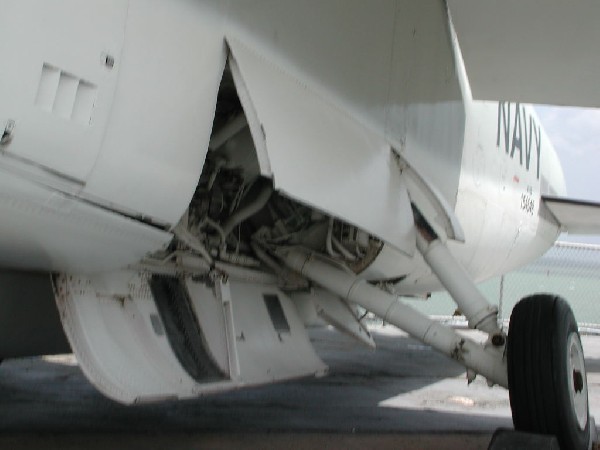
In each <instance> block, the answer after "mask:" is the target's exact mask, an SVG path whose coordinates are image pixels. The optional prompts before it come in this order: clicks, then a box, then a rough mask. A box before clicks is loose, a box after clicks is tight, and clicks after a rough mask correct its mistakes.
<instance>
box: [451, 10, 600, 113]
mask: <svg viewBox="0 0 600 450" xmlns="http://www.w3.org/2000/svg"><path fill="white" fill-rule="evenodd" d="M448 7H449V10H450V14H451V17H452V22H453V25H454V29H455V31H456V34H457V37H458V41H459V43H460V47H461V50H462V54H463V58H464V62H465V66H466V71H467V74H468V76H469V81H470V84H471V89H472V93H473V97H474V98H475V99H479V100H498V99H502V100H511V101H520V102H524V103H548V104H556V105H570V106H586V107H599V106H600V90H599V89H598V77H599V75H600V60H599V59H598V58H597V57H595V56H594V55H596V54H597V44H598V42H599V41H600V27H598V25H597V24H598V17H599V16H600V2H597V1H593V0H575V1H573V2H563V1H560V0H533V1H527V2H523V1H522V0H506V1H501V2H499V1H497V2H481V1H479V0H449V1H448Z"/></svg>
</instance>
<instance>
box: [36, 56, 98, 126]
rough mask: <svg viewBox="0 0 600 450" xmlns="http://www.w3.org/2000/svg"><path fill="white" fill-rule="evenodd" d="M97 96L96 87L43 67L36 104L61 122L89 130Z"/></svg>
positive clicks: (68, 74) (72, 76)
mask: <svg viewBox="0 0 600 450" xmlns="http://www.w3.org/2000/svg"><path fill="white" fill-rule="evenodd" d="M97 92H98V89H97V87H96V85H95V84H92V83H90V82H88V81H85V80H82V79H81V78H78V77H76V76H75V75H72V74H70V73H67V72H65V71H63V70H61V69H59V68H57V67H55V66H52V65H50V64H47V63H44V65H43V67H42V76H41V78H40V84H39V86H38V92H37V95H36V98H35V104H36V106H38V107H40V108H41V109H43V110H45V111H48V112H51V113H53V114H56V115H57V116H59V117H62V118H63V119H66V120H72V121H73V122H77V123H79V124H82V125H87V126H89V125H90V123H91V120H92V111H93V110H94V104H95V102H96V95H97Z"/></svg>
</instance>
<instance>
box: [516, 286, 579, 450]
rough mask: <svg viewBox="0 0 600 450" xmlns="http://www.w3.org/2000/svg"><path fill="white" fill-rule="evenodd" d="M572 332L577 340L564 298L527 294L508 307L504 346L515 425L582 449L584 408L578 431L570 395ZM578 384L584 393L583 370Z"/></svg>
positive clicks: (563, 445)
mask: <svg viewBox="0 0 600 450" xmlns="http://www.w3.org/2000/svg"><path fill="white" fill-rule="evenodd" d="M573 333H575V334H576V339H578V340H579V342H580V337H579V332H578V331H577V322H576V321H575V317H574V316H573V312H572V311H571V308H570V307H569V305H568V304H567V302H566V301H564V300H563V299H562V298H560V297H556V296H554V295H547V294H536V295H532V296H530V297H526V298H524V299H522V300H521V301H520V302H519V303H518V304H517V305H516V306H515V308H514V309H513V312H512V314H511V316H510V326H509V334H508V344H507V350H506V356H507V363H508V388H509V396H510V406H511V409H512V416H513V424H514V426H515V429H516V430H519V431H525V432H532V433H540V434H553V435H555V436H556V437H557V438H558V441H559V443H560V448H561V449H563V450H571V449H572V450H583V449H587V448H588V446H589V443H590V420H589V406H588V411H587V415H586V422H585V427H584V429H583V430H582V429H581V428H580V426H579V423H578V420H577V415H576V413H575V410H574V408H573V406H572V402H571V399H570V396H571V393H570V387H569V383H570V381H569V380H570V377H569V374H568V371H569V370H570V369H569V367H568V366H569V364H568V363H567V352H569V351H570V350H569V349H568V348H567V347H568V344H569V342H570V338H571V336H572V335H573ZM571 342H572V341H571ZM583 383H585V384H584V386H585V388H586V391H587V379H586V376H585V373H583ZM582 418H583V416H582Z"/></svg>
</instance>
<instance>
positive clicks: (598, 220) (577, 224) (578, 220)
mask: <svg viewBox="0 0 600 450" xmlns="http://www.w3.org/2000/svg"><path fill="white" fill-rule="evenodd" d="M542 201H543V202H544V203H545V204H546V206H547V207H548V209H549V210H550V212H551V213H552V214H553V215H554V217H555V218H556V220H557V222H558V223H559V224H560V226H561V229H562V231H565V232H568V233H571V234H599V235H600V203H595V202H589V201H583V200H573V199H568V198H560V197H544V196H543V197H542Z"/></svg>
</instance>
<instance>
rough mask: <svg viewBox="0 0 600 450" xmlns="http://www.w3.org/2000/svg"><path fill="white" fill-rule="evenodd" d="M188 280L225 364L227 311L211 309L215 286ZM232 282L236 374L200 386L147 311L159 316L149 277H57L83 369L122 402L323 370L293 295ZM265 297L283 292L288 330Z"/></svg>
mask: <svg viewBox="0 0 600 450" xmlns="http://www.w3.org/2000/svg"><path fill="white" fill-rule="evenodd" d="M187 284H188V286H189V287H190V288H191V289H190V291H189V292H190V295H192V296H194V298H193V305H194V310H195V313H196V314H202V315H203V316H202V317H200V316H199V317H198V318H199V322H200V324H201V326H202V327H203V328H205V327H206V328H205V329H206V331H207V335H206V338H207V339H206V341H205V342H206V344H207V345H208V346H209V348H210V352H211V353H214V354H215V355H216V358H217V361H218V363H219V365H220V366H222V367H225V365H226V363H225V361H224V358H225V355H224V354H223V352H224V347H223V341H222V340H223V338H224V336H223V335H222V333H221V331H222V330H223V329H222V328H221V329H219V326H218V325H219V323H222V322H219V321H222V319H223V317H224V314H225V311H224V309H223V308H222V307H221V306H220V307H219V308H215V307H214V306H215V304H220V300H219V299H218V298H216V297H215V296H214V293H213V292H212V291H211V290H207V289H203V288H202V287H201V286H198V287H194V286H193V284H194V283H193V282H191V281H189V280H188V283H187ZM230 287H231V298H230V299H229V300H228V301H230V303H231V304H230V307H231V312H232V318H233V324H234V327H233V330H235V332H234V336H235V338H234V340H233V341H230V342H228V344H227V345H233V346H234V347H235V348H231V347H228V348H225V351H227V350H229V351H230V352H231V350H234V352H235V353H237V358H238V361H237V362H238V364H239V374H235V376H233V377H231V378H232V379H225V380H224V381H217V382H214V381H213V382H205V383H201V382H199V381H196V380H194V379H192V378H191V377H190V376H189V375H188V374H187V372H186V371H185V370H184V369H183V368H182V366H181V364H180V363H179V361H178V359H177V357H176V356H175V354H174V352H173V350H172V348H171V345H170V343H169V341H168V338H167V336H166V334H165V331H164V330H163V333H158V332H157V331H156V329H155V327H153V326H152V323H151V318H150V316H151V315H154V316H155V320H156V317H157V316H159V313H158V310H157V308H156V305H155V303H154V301H153V297H152V294H151V292H150V288H149V285H148V280H147V277H146V276H144V275H143V274H139V273H135V272H130V271H121V272H115V273H105V274H102V275H95V276H93V277H72V276H60V277H59V278H58V280H57V282H56V290H57V294H58V295H57V305H58V308H59V311H60V313H61V320H62V322H63V326H64V328H65V333H66V335H67V337H68V339H69V342H70V343H71V347H72V349H73V352H74V353H75V355H76V356H77V360H78V361H79V364H80V366H81V368H82V370H83V371H84V373H85V375H86V376H87V377H88V378H89V380H90V381H91V382H92V383H93V384H94V385H95V386H96V387H97V388H98V389H99V390H100V391H101V392H102V393H103V394H104V395H106V396H108V397H110V398H112V399H113V400H116V401H119V402H121V403H127V404H130V403H134V402H147V401H156V400H161V399H168V398H191V397H197V396H200V395H203V394H206V393H211V392H221V391H227V390H231V389H234V388H236V387H241V386H246V385H256V384H264V383H270V382H273V381H278V380H284V379H289V378H295V377H300V376H307V375H314V374H317V373H322V372H324V371H325V370H326V366H325V365H324V364H323V362H322V361H321V360H320V359H319V357H318V356H317V355H316V353H315V352H314V350H313V348H312V345H311V343H310V341H309V339H308V336H307V334H306V330H305V329H304V324H303V323H302V322H301V321H300V319H299V318H298V316H297V313H296V311H295V308H294V305H293V304H292V302H291V300H290V299H289V298H288V297H286V296H285V295H284V294H283V293H281V292H280V291H279V290H278V289H277V288H275V287H270V286H266V285H258V284H250V283H242V282H230ZM264 294H273V295H277V296H278V298H279V300H280V302H281V306H282V308H283V311H284V314H285V317H286V320H287V322H288V324H289V327H290V331H289V332H280V333H278V332H277V331H276V330H275V328H274V326H273V323H272V322H271V319H270V317H269V314H268V312H267V309H266V306H265V303H264V300H263V295H264ZM202 304H204V305H202ZM221 305H222V304H221ZM210 321H213V322H215V323H214V325H212V326H211V325H209V324H208V322H210ZM213 349H214V352H213ZM227 365H228V367H230V368H231V367H232V366H231V364H227Z"/></svg>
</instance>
